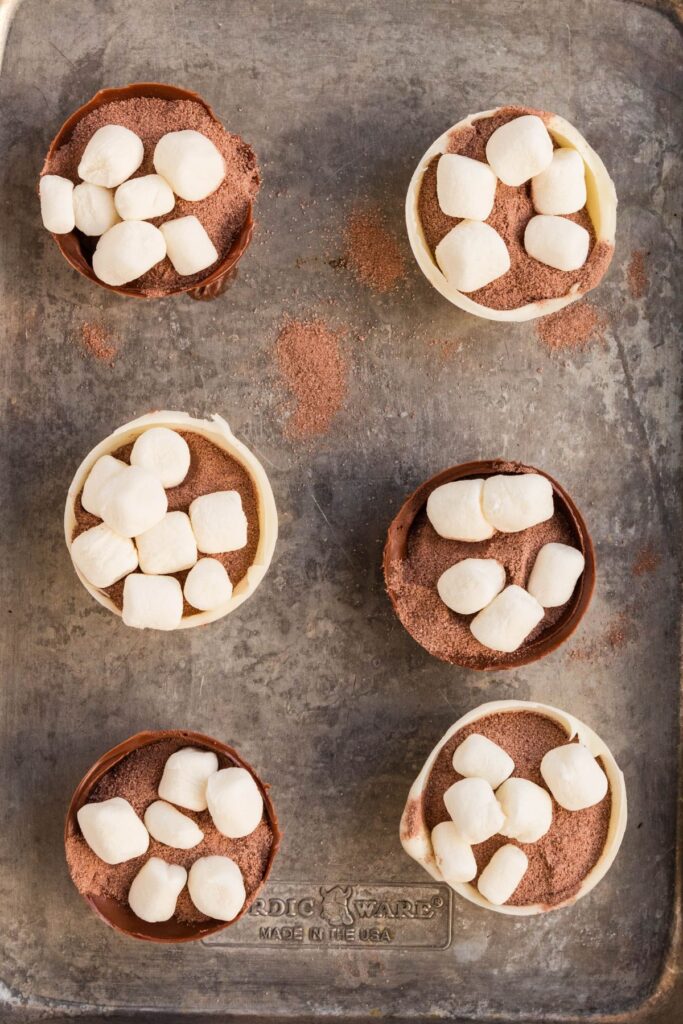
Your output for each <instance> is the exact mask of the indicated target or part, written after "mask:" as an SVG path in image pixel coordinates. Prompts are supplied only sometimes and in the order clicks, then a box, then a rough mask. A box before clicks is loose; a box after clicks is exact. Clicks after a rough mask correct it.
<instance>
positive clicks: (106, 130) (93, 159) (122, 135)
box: [78, 124, 145, 188]
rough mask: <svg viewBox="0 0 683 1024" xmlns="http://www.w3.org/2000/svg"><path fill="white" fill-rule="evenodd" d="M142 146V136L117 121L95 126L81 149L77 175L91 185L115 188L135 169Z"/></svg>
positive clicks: (142, 153)
mask: <svg viewBox="0 0 683 1024" xmlns="http://www.w3.org/2000/svg"><path fill="white" fill-rule="evenodd" d="M144 155H145V150H144V147H143V145H142V140H141V139H139V138H138V136H137V135H136V134H135V132H132V131H131V130H130V129H129V128H124V127H123V126H122V125H120V124H105V125H104V126H103V127H102V128H98V129H97V131H96V132H95V134H94V135H93V136H92V137H91V139H90V142H89V143H88V145H87V146H86V147H85V149H84V151H83V156H82V157H81V162H80V164H79V165H78V177H79V178H82V179H83V181H89V182H90V183H91V184H92V185H104V187H105V188H116V186H117V185H120V184H121V182H122V181H125V180H126V178H130V176H131V174H134V173H135V171H137V169H138V167H139V166H140V164H141V163H142V160H143V157H144Z"/></svg>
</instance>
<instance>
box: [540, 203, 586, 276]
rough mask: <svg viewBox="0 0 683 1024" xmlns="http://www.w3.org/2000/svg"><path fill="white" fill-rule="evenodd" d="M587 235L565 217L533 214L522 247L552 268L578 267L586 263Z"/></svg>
mask: <svg viewBox="0 0 683 1024" xmlns="http://www.w3.org/2000/svg"><path fill="white" fill-rule="evenodd" d="M589 246H590V235H589V234H588V232H587V231H586V229H585V228H582V227H581V225H580V224H575V223H574V221H573V220H567V218H566V217H546V216H543V215H541V214H539V215H538V216H536V217H532V218H531V220H530V221H529V223H528V224H527V226H526V228H525V229H524V248H525V249H526V251H527V252H528V253H529V255H530V256H533V258H534V259H535V260H538V262H539V263H545V264H546V266H548V267H554V268H555V270H578V269H579V267H582V266H583V265H584V263H585V262H586V259H587V257H588V247H589Z"/></svg>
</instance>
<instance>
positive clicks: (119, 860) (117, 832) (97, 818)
mask: <svg viewBox="0 0 683 1024" xmlns="http://www.w3.org/2000/svg"><path fill="white" fill-rule="evenodd" d="M76 818H77V819H78V824H79V826H80V829H81V832H82V833H83V838H84V839H85V841H86V843H87V844H88V846H89V847H90V849H91V850H92V851H93V853H94V854H96V856H98V857H99V858H100V860H103V861H104V862H105V864H123V862H124V861H126V860H132V858H133V857H141V856H142V854H143V853H146V852H147V848H148V846H149V834H148V832H147V829H146V828H145V826H144V825H143V824H142V822H141V821H140V819H139V818H138V816H137V814H136V813H135V811H134V810H133V808H132V807H131V805H130V804H129V803H128V801H127V800H124V799H123V798H122V797H120V796H114V797H112V798H111V800H102V801H101V803H94V804H84V805H83V807H81V809H80V810H79V811H78V813H77V814H76Z"/></svg>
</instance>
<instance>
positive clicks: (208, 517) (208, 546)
mask: <svg viewBox="0 0 683 1024" xmlns="http://www.w3.org/2000/svg"><path fill="white" fill-rule="evenodd" d="M190 521H191V522H192V529H193V530H194V535H195V537H196V539H197V547H198V548H199V550H200V551H201V552H203V553H204V554H205V555H218V554H220V553H221V552H223V551H239V549H240V548H243V547H244V546H245V545H246V543H247V517H246V516H245V514H244V510H243V509H242V499H241V497H240V495H239V492H238V491H214V492H213V493H212V494H202V495H201V497H199V498H195V499H194V501H193V502H192V504H191V505H190Z"/></svg>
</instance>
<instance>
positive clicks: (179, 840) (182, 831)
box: [144, 800, 204, 850]
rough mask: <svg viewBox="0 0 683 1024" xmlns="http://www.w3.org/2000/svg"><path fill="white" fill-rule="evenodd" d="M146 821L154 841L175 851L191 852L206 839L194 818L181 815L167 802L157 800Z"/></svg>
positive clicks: (146, 814) (149, 809) (146, 813)
mask: <svg viewBox="0 0 683 1024" xmlns="http://www.w3.org/2000/svg"><path fill="white" fill-rule="evenodd" d="M144 821H145V827H146V829H147V831H148V832H149V834H150V835H151V837H152V839H156V840H157V842H159V843H163V844H164V846H172V847H173V848H174V850H191V849H192V848H193V847H195V846H198V845H199V843H201V841H202V839H203V838H204V833H203V832H202V830H201V829H200V828H199V826H198V825H197V824H196V823H195V822H194V821H193V820H192V818H188V816H187V815H186V814H181V812H180V811H179V810H178V809H177V808H176V807H173V806H172V805H171V804H167V803H166V801H165V800H155V801H154V803H153V804H150V805H149V807H148V808H147V810H146V811H145V818H144Z"/></svg>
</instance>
